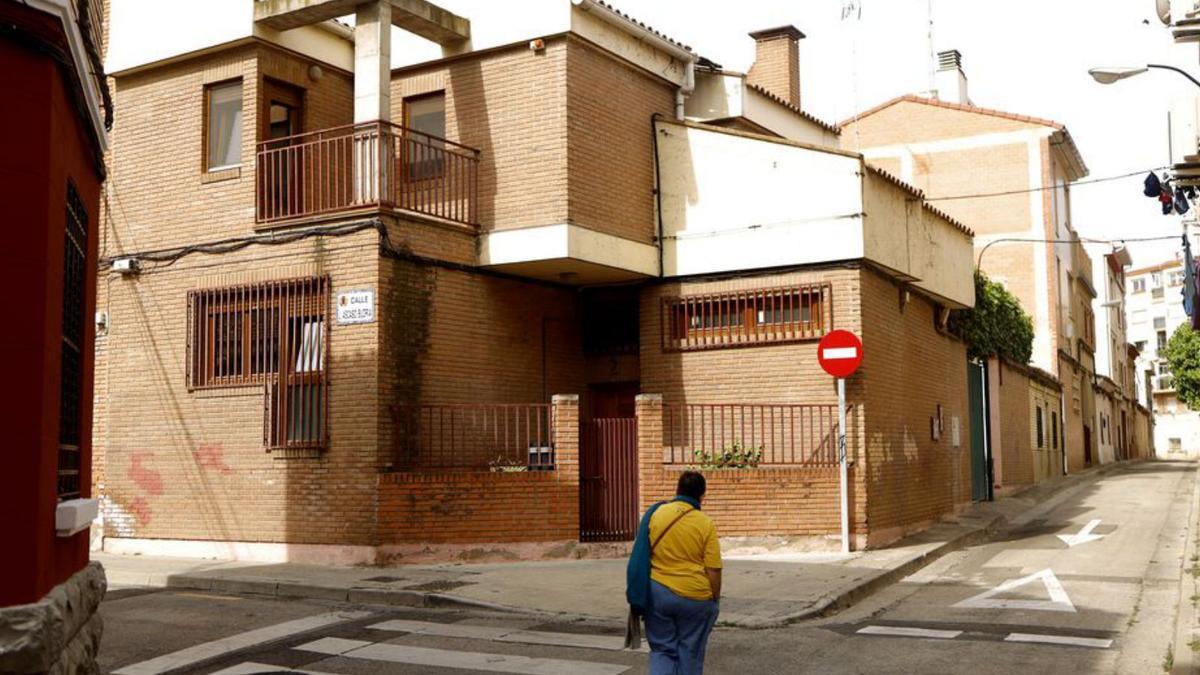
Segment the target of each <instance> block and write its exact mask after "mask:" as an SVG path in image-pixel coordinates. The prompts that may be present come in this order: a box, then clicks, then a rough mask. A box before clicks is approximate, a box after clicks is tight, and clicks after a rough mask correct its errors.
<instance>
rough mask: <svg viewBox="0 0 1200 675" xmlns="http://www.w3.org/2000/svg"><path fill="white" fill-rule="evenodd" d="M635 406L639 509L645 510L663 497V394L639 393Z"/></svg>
mask: <svg viewBox="0 0 1200 675" xmlns="http://www.w3.org/2000/svg"><path fill="white" fill-rule="evenodd" d="M634 410H635V412H634V414H635V415H636V416H637V439H638V504H639V508H640V510H645V509H646V507H648V506H650V505H651V504H653V503H654V502H655V501H658V500H659V499H662V498H663V495H662V494H660V493H661V492H662V490H661V485H660V484H661V483H662V481H663V397H662V394H639V395H638V397H637V398H636V399H635V408H634ZM667 496H668V497H669V496H670V495H667Z"/></svg>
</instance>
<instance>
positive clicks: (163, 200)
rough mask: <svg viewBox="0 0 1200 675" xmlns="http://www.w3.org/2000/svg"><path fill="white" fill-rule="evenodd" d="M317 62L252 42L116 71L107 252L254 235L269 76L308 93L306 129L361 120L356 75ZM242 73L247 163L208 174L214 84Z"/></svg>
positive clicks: (243, 144)
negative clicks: (354, 115)
mask: <svg viewBox="0 0 1200 675" xmlns="http://www.w3.org/2000/svg"><path fill="white" fill-rule="evenodd" d="M312 63H313V62H310V61H307V60H305V59H302V58H300V57H297V56H294V55H293V54H292V53H290V52H284V51H282V50H278V49H276V48H273V47H269V46H262V45H249V46H246V47H242V48H239V49H234V50H229V51H226V52H221V53H217V54H213V55H211V56H205V57H199V58H195V59H189V60H187V61H183V62H181V63H177V64H172V65H166V66H163V67H160V68H154V69H151V70H147V71H143V72H139V73H133V74H129V75H125V76H122V77H120V78H116V79H115V83H116V86H115V94H114V96H115V103H114V104H115V107H116V109H118V110H121V111H122V112H121V115H120V121H119V122H117V123H116V125H115V126H114V127H113V131H112V134H111V152H110V157H109V178H108V182H107V191H108V195H109V204H108V208H109V212H108V217H109V220H110V221H111V226H112V231H111V232H110V233H109V237H110V238H109V239H108V240H107V253H108V254H109V255H112V254H115V253H118V252H121V251H145V250H153V249H160V248H166V247H171V246H181V245H185V244H193V243H196V242H199V241H213V240H219V239H224V238H229V237H239V236H246V235H249V234H252V233H253V231H254V207H255V202H254V193H255V186H254V180H255V179H254V176H255V172H254V164H255V145H256V142H257V141H258V139H259V130H258V126H259V124H260V121H261V119H260V105H261V102H259V100H258V99H259V92H260V91H261V87H262V81H263V78H265V77H271V78H273V79H276V80H279V81H281V82H285V83H288V84H291V85H294V86H298V87H301V88H303V89H304V90H305V92H306V94H305V102H304V105H305V110H304V126H305V129H308V130H311V129H320V128H326V127H332V126H338V125H341V124H347V123H349V122H350V121H351V110H352V106H353V93H352V84H351V79H350V77H349V76H348V75H347V74H345V73H342V72H340V71H337V70H334V69H332V68H329V67H327V66H325V67H324V71H325V74H324V77H322V78H321V80H320V81H319V82H313V81H312V80H310V79H309V78H308V75H307V71H308V67H309V65H311V64H312ZM239 77H240V78H241V79H242V101H243V105H242V136H241V160H242V163H241V167H240V170H234V171H221V172H217V173H216V174H206V173H205V171H204V167H203V160H204V153H205V148H204V145H203V127H204V87H205V85H206V84H211V83H214V82H221V81H226V80H229V79H232V78H239ZM217 177H219V178H221V180H214V178H217ZM200 223H202V225H199V224H200ZM102 255H104V253H102Z"/></svg>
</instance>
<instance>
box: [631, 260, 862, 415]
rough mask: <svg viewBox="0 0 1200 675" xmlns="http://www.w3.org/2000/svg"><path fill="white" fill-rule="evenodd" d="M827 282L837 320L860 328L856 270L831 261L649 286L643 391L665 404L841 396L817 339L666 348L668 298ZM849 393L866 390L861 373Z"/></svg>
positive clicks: (792, 400) (643, 343) (808, 400)
mask: <svg viewBox="0 0 1200 675" xmlns="http://www.w3.org/2000/svg"><path fill="white" fill-rule="evenodd" d="M821 282H828V283H830V284H831V286H832V307H833V325H832V328H841V329H845V330H849V331H854V332H861V328H862V327H861V324H860V323H859V302H860V300H859V273H858V271H857V270H855V269H844V268H834V269H826V270H811V271H803V272H791V273H787V274H772V275H764V276H757V277H748V278H741V279H729V280H724V281H686V282H671V283H664V284H658V285H653V286H647V287H646V288H645V289H644V290H643V292H642V301H641V313H642V334H641V365H642V391H644V392H647V393H654V394H662V395H663V396H664V398H665V400H666V402H667V403H827V404H828V403H837V386H836V384H835V383H834V381H833V379H832V378H830V377H829V376H828V375H827V374H825V371H823V370H821V367H820V365H818V363H817V340H816V339H814V340H809V341H806V342H798V343H792V344H782V345H761V346H753V347H740V348H730V349H713V350H706V351H684V352H672V351H664V350H663V348H662V320H661V303H662V299H663V298H666V297H677V296H683V295H696V294H703V293H721V292H726V291H733V290H742V289H756V288H776V287H779V286H786V285H791V284H812V283H821ZM846 391H847V397H848V398H849V399H850V400H851V401H854V400H857V399H858V398H859V397H860V396H861V391H862V390H861V383H860V381H858V380H857V379H851V380H850V381H849V382H847V389H846Z"/></svg>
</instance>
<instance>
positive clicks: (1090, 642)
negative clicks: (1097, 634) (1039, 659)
mask: <svg viewBox="0 0 1200 675" xmlns="http://www.w3.org/2000/svg"><path fill="white" fill-rule="evenodd" d="M1004 641H1005V642H1036V643H1041V644H1047V645H1071V646H1073V647H1091V648H1092V649H1108V648H1109V647H1111V646H1112V642H1113V641H1112V640H1102V639H1099V638H1085V637H1072V636H1069V635H1038V634H1036V633H1010V634H1009V635H1008V637H1006V638H1004Z"/></svg>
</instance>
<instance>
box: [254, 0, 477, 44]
mask: <svg viewBox="0 0 1200 675" xmlns="http://www.w3.org/2000/svg"><path fill="white" fill-rule="evenodd" d="M380 1H383V2H387V3H388V4H390V5H391V6H392V24H394V25H395V26H397V27H398V28H402V29H404V30H406V31H408V32H410V33H413V34H416V35H420V36H421V37H423V38H425V39H427V40H430V41H432V42H436V43H437V44H440V45H443V46H450V45H459V44H462V43H463V42H465V41H467V40H469V39H471V22H470V20H469V19H466V18H463V17H461V16H458V15H457V14H454V13H452V12H449V11H447V10H445V9H442V8H441V7H438V6H437V5H435V4H433V3H431V2H427V1H426V0H380ZM361 4H363V3H362V0H255V3H254V20H255V21H256V22H257V23H260V24H262V25H264V26H267V27H268V28H274V29H275V30H289V29H292V28H299V27H300V26H307V25H310V24H319V23H322V22H324V21H329V20H330V19H336V18H337V17H339V16H346V15H347V14H354V12H355V10H356V8H357V7H358V6H359V5H361Z"/></svg>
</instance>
